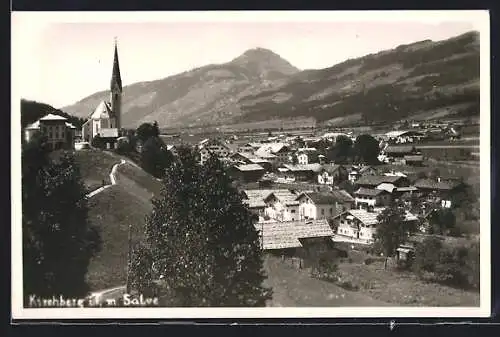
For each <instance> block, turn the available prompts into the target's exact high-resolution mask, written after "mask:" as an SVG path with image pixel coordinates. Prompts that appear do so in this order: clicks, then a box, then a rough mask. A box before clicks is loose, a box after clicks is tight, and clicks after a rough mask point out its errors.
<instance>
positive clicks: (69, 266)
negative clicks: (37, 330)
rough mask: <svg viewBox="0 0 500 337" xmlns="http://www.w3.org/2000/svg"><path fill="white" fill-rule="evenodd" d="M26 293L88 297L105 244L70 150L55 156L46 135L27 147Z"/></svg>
mask: <svg viewBox="0 0 500 337" xmlns="http://www.w3.org/2000/svg"><path fill="white" fill-rule="evenodd" d="M22 165H23V167H22V171H23V176H22V192H23V193H22V205H23V218H22V226H23V280H24V284H23V288H24V295H25V298H27V297H28V296H29V295H37V296H40V297H51V296H59V295H62V296H64V297H80V296H84V295H86V293H87V291H88V286H87V284H86V282H85V275H86V273H87V268H88V265H89V262H90V259H91V258H92V256H94V254H95V253H96V252H98V251H99V249H100V247H101V240H100V234H99V232H98V230H97V229H96V228H95V227H94V226H92V225H91V223H90V222H89V220H88V217H87V214H88V206H87V199H86V195H85V194H86V189H85V187H84V185H83V182H82V179H81V175H80V171H79V167H78V166H77V164H76V162H75V160H74V158H73V155H72V154H71V153H66V152H64V153H62V154H60V156H59V157H58V158H56V159H50V157H49V152H48V150H47V146H46V143H45V139H44V138H43V137H42V138H37V139H34V140H33V141H32V142H30V143H28V144H26V146H25V147H24V148H23V151H22Z"/></svg>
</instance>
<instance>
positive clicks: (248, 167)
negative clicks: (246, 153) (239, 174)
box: [236, 164, 264, 172]
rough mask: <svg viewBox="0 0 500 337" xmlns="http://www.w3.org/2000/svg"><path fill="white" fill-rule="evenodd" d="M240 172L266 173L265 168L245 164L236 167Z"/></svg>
mask: <svg viewBox="0 0 500 337" xmlns="http://www.w3.org/2000/svg"><path fill="white" fill-rule="evenodd" d="M236 169H238V170H239V171H244V172H249V171H264V168H263V167H262V166H260V165H258V164H245V165H239V166H236Z"/></svg>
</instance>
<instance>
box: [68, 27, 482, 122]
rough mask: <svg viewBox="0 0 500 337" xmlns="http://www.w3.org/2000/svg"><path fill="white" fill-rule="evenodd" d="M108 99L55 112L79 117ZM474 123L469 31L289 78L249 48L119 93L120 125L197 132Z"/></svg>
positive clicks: (475, 89)
mask: <svg viewBox="0 0 500 337" xmlns="http://www.w3.org/2000/svg"><path fill="white" fill-rule="evenodd" d="M102 99H108V92H99V93H96V94H93V95H91V96H89V97H87V98H84V99H83V100H81V101H80V102H78V103H76V104H74V105H72V106H69V107H65V108H63V109H62V110H64V111H66V112H68V113H70V114H74V115H76V116H82V117H83V116H87V115H89V114H90V113H91V112H92V110H93V109H94V108H95V107H96V106H97V104H98V103H99V101H100V100H102ZM447 115H456V116H471V115H479V33H478V32H469V33H466V34H463V35H460V36H456V37H453V38H450V39H447V40H443V41H431V40H425V41H420V42H416V43H412V44H408V45H401V46H399V47H397V48H394V49H391V50H386V51H382V52H379V53H376V54H370V55H366V56H363V57H360V58H356V59H350V60H347V61H345V62H342V63H340V64H337V65H334V66H332V67H330V68H326V69H318V70H303V71H299V70H298V69H297V68H295V67H294V66H292V65H291V64H290V63H289V62H288V61H286V60H284V59H283V58H281V57H280V56H279V55H277V54H275V53H274V52H272V51H270V50H267V49H263V48H256V49H252V50H248V51H246V52H245V53H244V54H242V55H241V56H239V57H237V58H235V59H234V60H232V61H230V62H228V63H224V64H218V65H207V66H204V67H201V68H197V69H193V70H191V71H187V72H184V73H181V74H178V75H175V76H170V77H167V78H164V79H161V80H157V81H152V82H141V83H136V84H132V85H130V86H127V87H125V88H124V94H123V124H124V126H126V127H136V126H138V125H139V124H140V123H142V122H145V121H154V120H156V121H158V123H159V124H160V126H167V127H169V126H172V127H174V126H175V127H178V126H195V125H196V126H203V125H217V124H230V123H243V122H244V123H246V122H254V121H265V120H270V119H282V120H286V119H294V118H300V117H313V118H314V119H315V120H316V121H317V122H319V123H323V124H331V125H339V124H342V123H371V122H378V123H380V122H392V121H397V120H401V119H407V118H412V119H428V118H441V117H444V116H447Z"/></svg>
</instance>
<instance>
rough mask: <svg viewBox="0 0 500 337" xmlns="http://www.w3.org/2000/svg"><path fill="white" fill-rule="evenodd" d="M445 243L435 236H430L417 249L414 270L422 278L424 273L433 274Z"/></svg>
mask: <svg viewBox="0 0 500 337" xmlns="http://www.w3.org/2000/svg"><path fill="white" fill-rule="evenodd" d="M442 248H443V243H442V242H441V240H440V239H438V238H436V237H434V236H428V237H426V238H425V239H424V241H423V242H421V243H420V244H418V245H417V247H416V249H415V260H414V261H413V268H414V270H415V272H416V273H417V274H418V275H420V276H422V273H423V272H430V273H433V272H435V270H436V266H437V265H438V263H439V257H440V254H441V249H442Z"/></svg>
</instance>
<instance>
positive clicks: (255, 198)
mask: <svg viewBox="0 0 500 337" xmlns="http://www.w3.org/2000/svg"><path fill="white" fill-rule="evenodd" d="M243 193H244V194H245V196H246V198H247V199H246V200H249V203H250V205H255V207H258V206H259V207H261V206H262V207H263V206H265V202H264V199H266V198H267V197H268V196H269V195H270V194H271V193H274V194H275V195H282V194H288V193H291V192H290V191H289V190H286V189H262V190H260V189H259V190H244V191H243ZM250 207H252V206H250Z"/></svg>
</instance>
